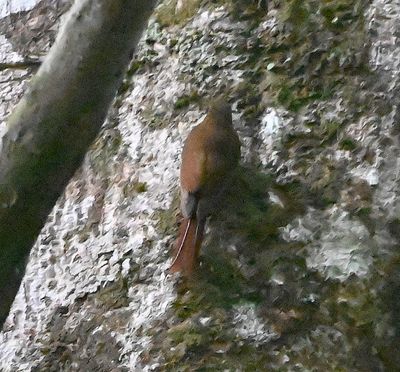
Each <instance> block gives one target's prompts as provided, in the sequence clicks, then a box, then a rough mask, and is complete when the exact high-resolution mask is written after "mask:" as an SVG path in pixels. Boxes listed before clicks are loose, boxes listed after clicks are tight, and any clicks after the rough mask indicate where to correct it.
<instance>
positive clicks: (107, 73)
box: [0, 0, 156, 325]
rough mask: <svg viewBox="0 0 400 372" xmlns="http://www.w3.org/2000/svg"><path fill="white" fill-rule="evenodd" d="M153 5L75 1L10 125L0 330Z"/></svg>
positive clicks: (1, 209) (4, 151)
mask: <svg viewBox="0 0 400 372" xmlns="http://www.w3.org/2000/svg"><path fill="white" fill-rule="evenodd" d="M155 3H156V1H155V0H135V1H134V0H112V1H106V0H80V1H76V3H75V5H74V6H73V7H72V9H71V11H70V12H69V15H68V18H67V19H66V21H65V23H64V25H63V27H62V28H61V29H60V32H59V36H58V38H57V40H56V42H55V44H54V46H53V47H52V49H51V51H50V52H49V54H48V56H47V58H46V59H45V61H44V63H43V65H42V66H41V67H40V69H39V71H38V73H37V74H36V76H35V77H34V78H33V79H32V81H31V84H30V88H29V89H28V91H27V92H26V94H25V96H24V97H23V98H22V100H21V101H20V103H19V104H18V105H17V107H16V108H15V110H14V112H13V114H12V115H11V116H10V118H9V120H8V131H7V133H6V134H5V136H4V137H3V142H2V146H1V153H0V325H1V324H2V323H3V322H4V320H5V318H6V316H7V314H8V311H9V308H10V306H11V304H12V301H13V299H14V297H15V294H16V292H17V290H18V287H19V284H20V281H21V278H22V276H23V272H24V267H25V259H26V257H27V255H28V253H29V251H30V248H31V246H32V244H33V243H34V241H35V239H36V237H37V235H38V233H39V231H40V229H41V228H42V226H43V224H44V222H45V220H46V217H47V216H48V214H49V212H50V210H51V208H52V207H53V205H54V203H55V201H56V200H57V198H58V197H59V196H60V194H61V192H62V191H63V189H64V187H65V185H66V183H67V181H68V180H69V179H70V177H71V176H72V175H73V174H74V172H75V171H76V169H77V168H78V167H79V165H80V163H81V161H82V159H83V157H84V155H85V152H86V151H87V148H88V146H89V145H90V143H91V142H92V141H93V139H94V138H95V136H96V135H97V133H98V131H99V129H100V127H101V125H102V123H103V120H104V118H105V116H106V114H107V110H108V107H109V105H110V103H111V102H112V99H113V97H114V96H115V92H116V90H117V88H118V86H119V84H120V83H121V79H122V77H123V73H124V70H125V68H126V66H127V64H128V63H129V60H130V57H131V55H132V52H133V50H134V47H135V46H136V44H137V42H138V40H139V37H140V35H141V33H142V30H143V28H144V26H145V24H146V22H147V19H148V17H149V15H150V13H151V11H152V9H153V7H154V5H155Z"/></svg>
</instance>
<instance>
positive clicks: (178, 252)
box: [171, 99, 240, 277]
mask: <svg viewBox="0 0 400 372" xmlns="http://www.w3.org/2000/svg"><path fill="white" fill-rule="evenodd" d="M239 158H240V141H239V137H238V135H237V133H236V131H235V130H234V129H233V126H232V110H231V107H230V105H229V104H227V103H226V102H225V101H223V100H221V99H218V100H216V101H215V102H214V104H212V105H211V107H210V109H209V111H208V114H207V116H206V117H205V119H204V120H203V121H202V122H201V123H200V124H199V125H197V126H196V127H195V128H194V129H193V130H192V131H191V132H190V133H189V136H188V137H187V139H186V142H185V145H184V147H183V152H182V164H181V172H180V183H181V213H182V216H183V221H182V223H181V226H180V229H179V236H178V239H177V241H176V244H175V248H174V250H173V257H174V259H173V262H172V265H171V271H172V272H181V273H182V275H183V276H185V277H190V275H191V274H192V272H193V269H194V268H195V265H196V262H197V258H198V255H199V251H200V247H201V243H202V240H203V233H204V227H205V223H206V219H207V217H208V216H209V215H210V214H212V213H214V212H215V211H216V210H217V209H218V208H219V207H220V205H219V204H221V203H220V202H221V198H222V196H223V194H224V191H225V190H226V188H227V187H228V186H229V185H230V184H231V182H232V178H233V173H234V170H235V168H236V167H237V165H238V162H239Z"/></svg>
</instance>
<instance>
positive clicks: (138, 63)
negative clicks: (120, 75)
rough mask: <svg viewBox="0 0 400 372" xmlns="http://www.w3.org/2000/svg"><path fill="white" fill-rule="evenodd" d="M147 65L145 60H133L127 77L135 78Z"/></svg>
mask: <svg viewBox="0 0 400 372" xmlns="http://www.w3.org/2000/svg"><path fill="white" fill-rule="evenodd" d="M144 65H145V61H144V60H137V59H135V60H133V61H132V62H131V64H130V66H129V69H128V71H127V73H126V74H127V76H128V77H131V76H133V75H134V74H135V73H136V72H138V71H139V70H140V69H142V68H143V66H144Z"/></svg>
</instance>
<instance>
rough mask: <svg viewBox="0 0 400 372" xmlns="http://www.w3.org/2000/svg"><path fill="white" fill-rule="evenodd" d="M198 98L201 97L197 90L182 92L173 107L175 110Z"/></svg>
mask: <svg viewBox="0 0 400 372" xmlns="http://www.w3.org/2000/svg"><path fill="white" fill-rule="evenodd" d="M200 98H201V97H200V96H199V94H198V93H197V91H194V92H192V93H191V94H189V95H186V94H184V95H183V96H181V97H179V98H178V99H177V100H176V102H175V105H174V107H175V109H177V110H179V109H182V108H185V107H188V106H189V105H190V104H191V103H194V102H198V101H199V100H200Z"/></svg>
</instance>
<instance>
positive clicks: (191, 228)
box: [170, 218, 204, 277]
mask: <svg viewBox="0 0 400 372" xmlns="http://www.w3.org/2000/svg"><path fill="white" fill-rule="evenodd" d="M203 232H204V222H203V221H198V220H197V219H196V218H187V219H186V218H185V219H184V220H183V221H182V223H181V226H180V228H179V237H178V239H177V241H176V243H175V248H174V250H173V255H174V260H173V261H172V265H171V267H170V270H171V271H172V272H181V273H182V275H183V276H186V277H189V276H190V275H191V274H192V272H193V270H194V268H195V266H196V261H197V257H198V256H199V252H200V247H201V242H202V241H203Z"/></svg>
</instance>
